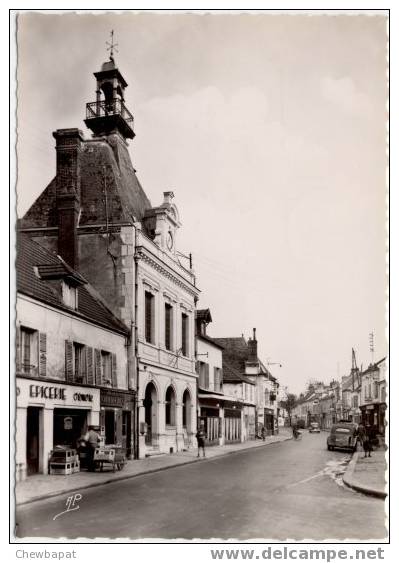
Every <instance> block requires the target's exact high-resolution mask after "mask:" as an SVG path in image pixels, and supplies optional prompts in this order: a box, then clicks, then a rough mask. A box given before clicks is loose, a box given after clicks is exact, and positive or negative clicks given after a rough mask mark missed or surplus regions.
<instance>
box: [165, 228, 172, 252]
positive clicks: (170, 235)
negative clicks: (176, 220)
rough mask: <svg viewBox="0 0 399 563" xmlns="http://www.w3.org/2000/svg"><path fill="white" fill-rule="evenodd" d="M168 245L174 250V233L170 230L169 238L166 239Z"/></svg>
mask: <svg viewBox="0 0 399 563" xmlns="http://www.w3.org/2000/svg"><path fill="white" fill-rule="evenodd" d="M166 244H167V247H168V248H169V250H172V248H173V235H172V233H171V231H169V232H168V238H167V241H166Z"/></svg>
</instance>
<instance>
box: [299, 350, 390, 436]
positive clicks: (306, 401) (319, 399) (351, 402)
mask: <svg viewBox="0 0 399 563" xmlns="http://www.w3.org/2000/svg"><path fill="white" fill-rule="evenodd" d="M348 371H349V370H348ZM386 409H387V403H386V358H385V357H384V358H381V359H379V360H378V361H376V362H375V361H372V362H371V363H370V364H369V365H368V367H367V368H366V369H363V368H362V367H361V368H359V367H358V366H357V361H356V353H355V351H354V350H353V349H352V367H351V369H350V372H349V373H348V375H344V376H343V377H342V378H341V380H332V381H331V382H330V383H329V384H325V383H323V382H322V381H311V382H310V383H309V384H308V387H307V389H306V391H305V392H303V393H301V394H300V395H299V397H297V398H296V399H295V401H293V403H292V409H290V417H291V421H292V420H294V421H295V422H296V423H297V424H298V425H299V426H301V427H306V428H307V427H309V426H310V425H311V423H318V425H319V427H320V428H321V429H322V430H329V429H330V428H331V427H332V425H333V424H335V423H337V422H340V421H347V422H353V423H356V424H362V425H363V426H365V427H366V426H367V427H370V429H371V432H372V434H373V436H374V437H375V438H376V439H377V440H378V441H379V442H381V443H382V444H383V443H384V442H385V429H386V425H387V420H386Z"/></svg>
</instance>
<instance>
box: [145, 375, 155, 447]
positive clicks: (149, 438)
mask: <svg viewBox="0 0 399 563" xmlns="http://www.w3.org/2000/svg"><path fill="white" fill-rule="evenodd" d="M144 409H145V422H146V425H147V433H146V437H145V442H146V444H147V445H154V439H153V436H154V435H155V434H156V431H157V410H156V409H157V390H156V389H155V385H154V384H153V383H152V382H150V383H149V384H148V385H147V387H146V389H145V397H144Z"/></svg>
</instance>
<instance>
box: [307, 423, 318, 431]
mask: <svg viewBox="0 0 399 563" xmlns="http://www.w3.org/2000/svg"><path fill="white" fill-rule="evenodd" d="M309 432H312V433H313V432H318V433H320V426H319V423H318V422H311V423H310V426H309Z"/></svg>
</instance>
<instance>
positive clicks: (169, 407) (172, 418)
mask: <svg viewBox="0 0 399 563" xmlns="http://www.w3.org/2000/svg"><path fill="white" fill-rule="evenodd" d="M165 424H167V425H169V426H175V425H176V395H175V392H174V390H173V387H171V386H169V387H168V388H167V390H166V396H165Z"/></svg>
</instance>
